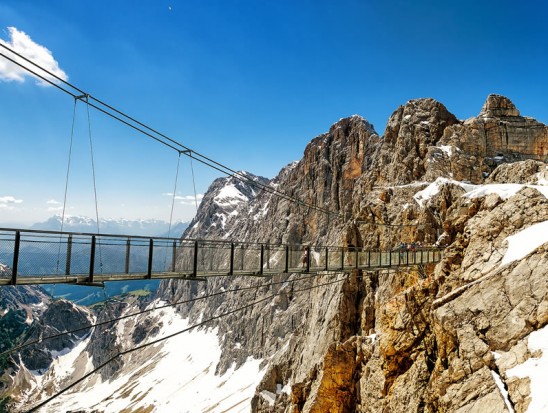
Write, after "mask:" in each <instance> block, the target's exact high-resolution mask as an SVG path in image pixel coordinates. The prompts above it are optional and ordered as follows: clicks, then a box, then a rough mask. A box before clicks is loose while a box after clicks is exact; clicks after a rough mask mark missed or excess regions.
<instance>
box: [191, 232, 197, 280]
mask: <svg viewBox="0 0 548 413" xmlns="http://www.w3.org/2000/svg"><path fill="white" fill-rule="evenodd" d="M197 274H198V241H194V263H193V264H192V276H193V277H196V275H197Z"/></svg>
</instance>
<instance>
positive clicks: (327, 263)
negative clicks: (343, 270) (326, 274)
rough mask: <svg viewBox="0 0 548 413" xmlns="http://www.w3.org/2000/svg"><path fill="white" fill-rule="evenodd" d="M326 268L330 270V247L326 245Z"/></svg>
mask: <svg viewBox="0 0 548 413" xmlns="http://www.w3.org/2000/svg"><path fill="white" fill-rule="evenodd" d="M325 270H326V271H329V248H328V247H325Z"/></svg>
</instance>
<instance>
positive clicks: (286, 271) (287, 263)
mask: <svg viewBox="0 0 548 413" xmlns="http://www.w3.org/2000/svg"><path fill="white" fill-rule="evenodd" d="M288 272H289V245H286V246H285V270H284V273H285V274H287V273H288Z"/></svg>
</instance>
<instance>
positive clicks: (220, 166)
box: [0, 44, 424, 228]
mask: <svg viewBox="0 0 548 413" xmlns="http://www.w3.org/2000/svg"><path fill="white" fill-rule="evenodd" d="M0 47H3V48H4V49H6V50H8V51H10V52H11V53H13V54H15V55H16V56H18V57H20V58H21V59H23V60H25V61H27V62H28V63H30V64H32V65H33V66H35V67H37V68H39V69H40V70H41V71H43V72H45V73H47V74H48V75H49V76H51V77H53V78H55V79H57V80H58V81H59V82H61V83H63V84H65V85H67V86H69V87H71V88H73V89H75V90H77V91H78V92H80V93H83V94H84V95H86V96H87V97H88V98H89V99H92V100H94V101H95V102H97V103H98V104H99V105H102V106H103V108H102V107H99V106H97V105H95V104H93V103H91V102H89V101H88V103H87V104H88V105H89V106H91V107H93V108H95V109H97V110H98V111H100V112H102V113H104V114H105V115H107V116H109V117H112V118H113V119H116V120H118V121H119V122H121V123H123V124H125V125H127V126H129V127H131V128H132V129H134V130H136V131H138V132H140V133H142V134H144V135H146V136H148V137H150V138H152V139H154V140H156V141H157V142H159V143H162V144H163V145H165V146H167V147H169V148H171V149H173V150H176V151H179V152H182V153H183V154H185V155H187V156H192V154H194V159H196V160H197V161H198V162H201V163H203V164H204V165H207V166H209V167H210V168H212V169H215V170H217V171H219V172H221V173H223V174H226V175H229V176H230V175H232V176H234V177H235V178H236V179H239V180H240V181H242V182H246V183H248V184H249V185H252V186H254V187H257V188H260V189H263V190H264V191H266V192H268V193H271V194H272V195H275V196H278V197H280V198H283V199H285V200H288V201H290V202H293V203H300V204H302V205H304V206H308V207H310V208H312V209H313V210H315V211H319V212H321V213H325V214H327V215H331V216H333V217H337V218H339V219H343V220H344V219H345V217H344V214H342V213H340V212H337V211H331V210H329V209H326V208H323V207H320V206H318V205H317V204H311V203H308V202H303V201H301V200H300V199H298V198H295V197H294V196H291V195H288V194H286V193H284V192H280V191H278V190H277V189H275V188H273V187H271V186H269V185H265V184H261V183H260V182H256V181H254V180H253V179H251V178H249V177H247V176H245V175H244V174H242V173H240V172H238V171H236V170H234V169H232V168H229V167H228V166H226V165H223V164H222V163H220V162H217V161H215V160H213V159H211V158H209V157H207V156H205V155H202V154H200V153H198V152H196V151H194V150H192V149H190V148H188V147H186V146H185V145H183V144H181V143H179V142H177V141H176V140H174V139H172V138H170V137H169V136H167V135H165V134H163V133H161V132H158V131H157V130H156V129H154V128H151V127H149V126H148V125H146V124H144V123H142V122H140V121H138V120H137V119H135V118H133V117H131V116H129V115H127V114H125V113H124V112H122V111H120V110H118V109H116V108H114V107H113V106H111V105H108V104H107V103H105V102H103V101H101V100H99V99H97V98H95V97H94V96H92V95H90V94H87V93H85V92H83V91H82V90H81V89H80V88H78V87H76V86H74V85H73V84H72V83H69V82H67V81H66V80H64V79H62V78H60V77H59V76H57V75H55V74H54V73H51V72H50V71H48V70H47V69H45V68H43V67H41V66H40V65H38V64H36V63H34V62H33V61H31V60H29V59H27V58H26V57H24V56H23V55H21V54H19V53H17V52H16V51H14V50H13V49H11V48H9V47H7V46H6V45H4V44H0ZM0 56H3V57H5V58H6V59H8V60H10V61H11V62H12V63H14V64H16V65H17V66H20V67H21V68H23V69H25V70H27V71H28V72H29V73H32V74H33V75H35V76H36V77H39V78H40V79H42V80H44V81H45V82H47V83H49V84H50V85H52V86H55V87H57V88H58V89H60V90H62V91H64V92H65V93H68V94H70V95H71V96H73V97H77V95H76V94H74V93H72V92H70V91H68V90H66V89H64V88H62V87H61V86H59V85H58V84H57V83H55V82H53V81H51V80H50V79H48V78H46V77H45V76H43V75H40V74H38V73H36V72H35V71H33V70H31V69H30V68H28V67H26V66H24V65H22V64H21V63H20V62H17V61H16V60H14V59H12V58H9V57H7V56H6V55H5V54H3V53H0ZM104 108H107V109H109V110H111V111H113V112H115V113H117V114H118V115H120V116H122V117H124V118H125V119H127V120H124V119H122V118H120V117H119V116H117V115H115V114H113V113H111V112H109V111H107V110H105V109H104ZM128 120H129V121H131V122H134V123H135V124H137V125H139V126H141V127H142V128H144V129H146V130H143V129H141V128H139V127H138V126H135V125H134V124H131V123H130V122H128ZM147 130H148V131H149V132H147ZM151 132H152V133H154V134H156V135H158V136H160V137H162V139H160V138H158V136H154V135H152V134H151ZM163 139H165V140H167V141H168V142H170V143H168V142H166V141H165V140H163ZM173 145H176V146H179V147H180V148H183V149H184V150H183V151H181V149H179V148H177V147H175V146H173ZM353 221H354V222H355V223H363V224H369V225H374V226H384V227H395V228H403V227H419V226H424V225H419V224H385V223H376V222H370V221H364V220H353Z"/></svg>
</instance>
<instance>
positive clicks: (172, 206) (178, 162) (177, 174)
mask: <svg viewBox="0 0 548 413" xmlns="http://www.w3.org/2000/svg"><path fill="white" fill-rule="evenodd" d="M180 163H181V152H179V156H178V157H177V170H176V172H175V184H174V186H173V197H172V199H171V213H170V214H169V228H168V231H167V237H168V238H171V224H172V223H173V209H174V208H175V197H176V194H177V181H178V180H179V164H180ZM167 254H168V250H167V248H166V254H165V257H164V270H165V269H166V265H167ZM173 265H175V263H173ZM172 268H175V267H174V266H172Z"/></svg>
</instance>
